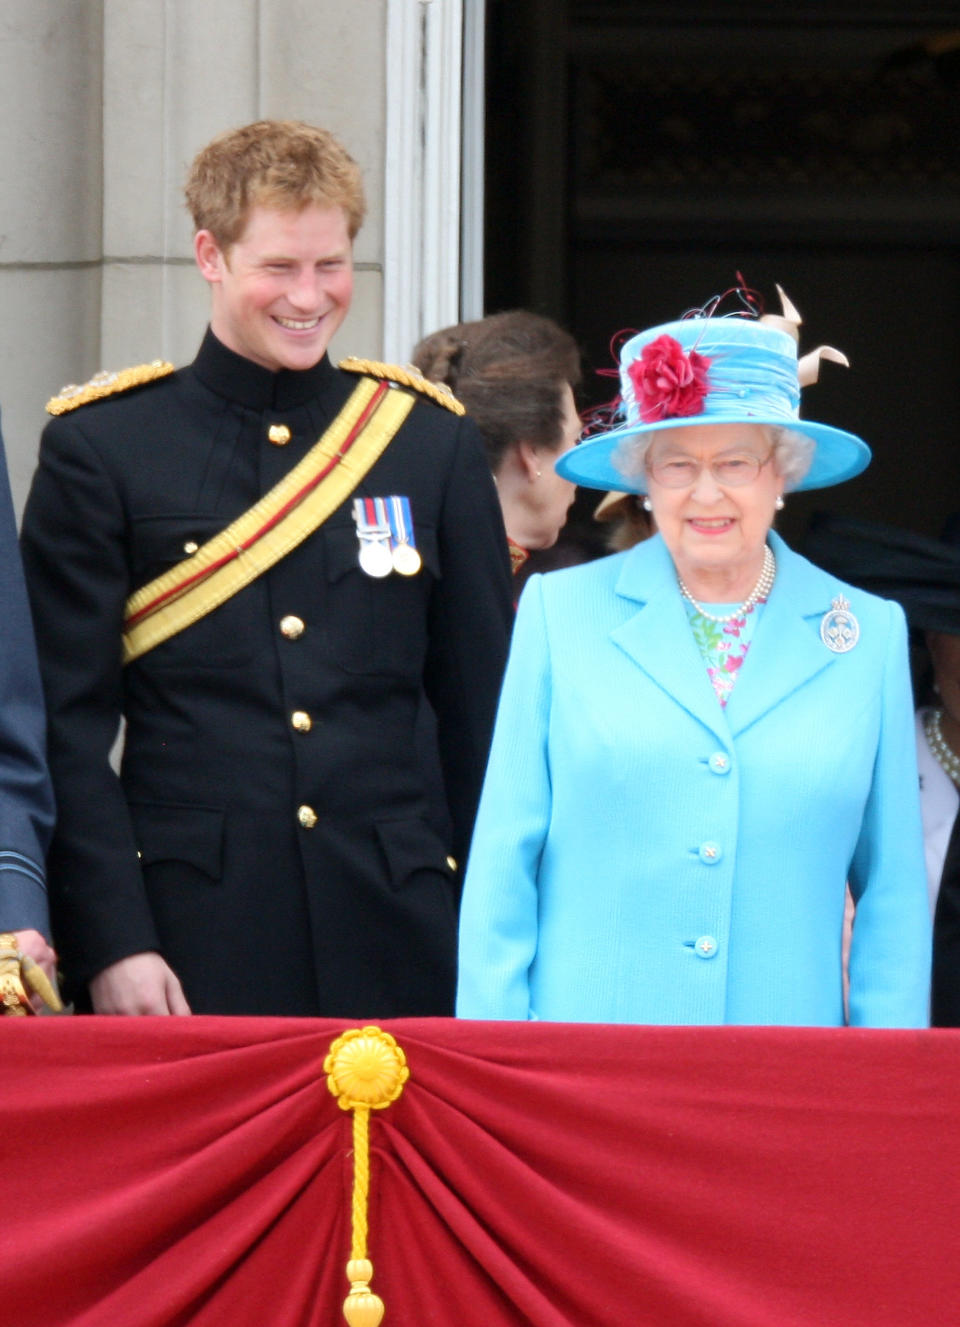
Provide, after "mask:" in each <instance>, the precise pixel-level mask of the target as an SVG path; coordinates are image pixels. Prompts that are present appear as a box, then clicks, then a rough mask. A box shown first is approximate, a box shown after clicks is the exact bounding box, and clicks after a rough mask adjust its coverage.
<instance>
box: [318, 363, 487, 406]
mask: <svg viewBox="0 0 960 1327" xmlns="http://www.w3.org/2000/svg"><path fill="white" fill-rule="evenodd" d="M339 367H340V368H341V369H345V370H346V371H347V373H365V374H367V375H368V377H371V378H383V379H386V381H387V382H392V383H396V385H397V386H398V387H409V388H411V389H412V390H413V391H415V392H419V393H420V395H421V396H427V397H429V398H430V400H431V401H436V403H437V405H442V406H444V407H445V408H446V409H447V410H452V411H453V413H454V414H455V415H465V414H466V413H467V412H466V410H465V409H464V407H463V405H462V403H461V402H460V401H458V400H457V398H456V397H455V396H454V394H453V392H451V390H450V388H449V387H448V386H447V385H446V383H442V382H432V381H431V380H430V379H429V378H425V377H424V376H423V374H422V373H421V372H420V370H419V369H416V368H414V366H413V365H412V364H408V365H406V366H405V367H403V368H401V366H400V365H399V364H381V363H380V362H379V360H376V359H358V358H357V357H356V355H348V356H347V358H346V359H342V360H340V364H339Z"/></svg>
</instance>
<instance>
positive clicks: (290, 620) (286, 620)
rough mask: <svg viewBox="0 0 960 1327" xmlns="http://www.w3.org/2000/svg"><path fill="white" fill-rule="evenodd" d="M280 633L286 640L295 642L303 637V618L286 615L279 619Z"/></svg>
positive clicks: (290, 614)
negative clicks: (299, 637)
mask: <svg viewBox="0 0 960 1327" xmlns="http://www.w3.org/2000/svg"><path fill="white" fill-rule="evenodd" d="M280 633H281V635H283V636H286V638H287V640H296V639H297V637H298V636H302V635H303V618H302V617H294V615H293V614H292V613H288V614H287V616H286V617H282V618H281V619H280Z"/></svg>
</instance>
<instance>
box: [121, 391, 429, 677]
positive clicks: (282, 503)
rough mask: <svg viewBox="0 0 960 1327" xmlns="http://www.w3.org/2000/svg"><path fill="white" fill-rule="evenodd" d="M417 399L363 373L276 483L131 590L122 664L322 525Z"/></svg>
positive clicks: (246, 582)
mask: <svg viewBox="0 0 960 1327" xmlns="http://www.w3.org/2000/svg"><path fill="white" fill-rule="evenodd" d="M415 399H416V398H415V397H414V396H412V395H410V393H408V392H405V391H396V390H395V389H392V388H391V387H390V386H389V384H388V383H387V382H383V381H379V382H378V381H375V380H373V379H371V378H368V377H365V378H362V379H361V380H360V382H359V383H358V384H357V386H356V387H355V388H354V390H353V392H352V393H351V395H350V397H349V399H348V400H347V402H346V404H345V405H344V407H343V409H342V410H341V411H340V413H339V414H338V415H337V417H336V419H335V420H334V421H333V423H332V424H331V425H330V427H329V428H328V429H327V431H326V432H325V433H324V435H323V437H322V438H321V439H320V440H319V442H317V443H316V444H315V445H314V446H313V447H311V449H310V451H309V452H308V453H307V455H306V456H305V457H304V458H303V460H302V461H301V462H300V463H299V464H298V465H296V466H295V467H294V468H293V469H292V470H291V471H290V473H289V474H287V475H285V476H284V478H283V479H281V481H280V482H279V484H276V485H274V487H273V488H272V489H270V491H269V492H268V493H265V494H264V496H263V497H262V498H261V499H260V500H259V502H257V503H255V505H254V506H252V507H251V508H250V509H249V511H245V512H244V513H243V515H242V516H238V517H237V519H236V520H235V521H233V522H232V523H231V524H230V525H228V526H227V528H226V529H225V530H221V531H220V533H219V534H217V535H214V537H213V538H212V539H209V540H208V541H207V542H206V543H205V544H203V545H202V546H201V547H200V548H199V549H198V550H197V552H196V553H194V555H193V556H192V557H191V558H188V559H186V560H185V561H184V562H182V563H179V564H178V565H177V566H176V567H173V568H171V569H170V570H169V571H166V572H164V573H163V574H162V575H161V576H158V577H156V579H155V580H152V581H150V583H149V584H148V585H144V586H142V587H141V588H140V589H139V590H137V591H136V592H135V593H134V594H132V595H131V596H130V598H129V599H128V600H127V603H126V608H125V612H124V632H123V662H124V663H125V664H128V663H132V662H133V660H134V659H139V658H140V657H141V655H144V654H146V653H147V651H148V650H152V649H153V648H154V646H156V645H160V644H161V643H162V642H163V641H165V640H169V639H170V637H171V636H175V635H176V634H177V632H179V631H183V630H184V628H186V627H189V626H191V625H192V624H193V623H194V622H197V621H199V619H200V618H202V617H204V616H205V615H206V614H207V613H209V612H211V611H212V610H213V609H214V608H218V607H219V606H220V604H222V603H224V602H225V601H226V600H227V599H229V598H230V596H231V595H234V594H236V593H237V591H238V590H241V589H243V587H244V586H245V585H249V584H250V582H251V581H253V580H255V579H256V578H257V577H258V576H260V575H262V574H263V572H265V571H267V570H269V568H270V567H272V566H273V565H274V564H275V563H277V562H279V561H280V559H281V558H282V557H284V556H285V555H286V554H287V553H289V552H290V550H291V549H293V548H296V546H297V545H298V544H300V543H302V542H303V540H304V539H306V538H307V536H308V535H310V534H312V533H313V531H314V530H316V529H317V528H318V527H319V526H320V525H322V524H323V522H324V521H325V520H326V519H327V517H328V516H329V515H330V514H331V512H333V511H335V510H336V509H337V507H339V506H340V504H341V503H342V502H343V501H344V499H345V498H347V497H348V496H349V495H350V493H352V492H353V490H354V489H355V488H356V487H357V485H358V484H359V483H360V481H361V480H362V479H363V477H364V475H365V474H366V473H367V471H368V470H369V469H370V467H371V466H372V465H373V464H374V462H375V461H376V460H377V458H378V457H379V456H380V455H381V454H382V453H383V452H384V451H385V450H386V448H387V445H388V444H389V442H390V441H391V439H392V438H393V437H394V435H395V434H396V432H397V430H398V429H399V427H400V425H401V424H402V423H403V421H404V420H405V419H406V417H407V415H408V414H409V413H410V410H411V409H412V407H413V405H414V402H415Z"/></svg>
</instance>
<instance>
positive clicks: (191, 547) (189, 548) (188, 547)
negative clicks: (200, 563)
mask: <svg viewBox="0 0 960 1327" xmlns="http://www.w3.org/2000/svg"><path fill="white" fill-rule="evenodd" d="M199 547H200V545H199V544H198V543H197V541H196V540H195V539H188V540H187V542H186V543H185V544H184V546H183V551H184V553H189V554H190V555H191V556H192V555H193V554H194V553H196V551H197V549H198V548H199Z"/></svg>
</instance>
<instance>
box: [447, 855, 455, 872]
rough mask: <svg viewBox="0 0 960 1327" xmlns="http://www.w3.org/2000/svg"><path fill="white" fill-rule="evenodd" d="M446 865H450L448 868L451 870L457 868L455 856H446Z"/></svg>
mask: <svg viewBox="0 0 960 1327" xmlns="http://www.w3.org/2000/svg"><path fill="white" fill-rule="evenodd" d="M447 865H448V866H449V867H450V870H451V871H455V870H456V869H457V859H456V857H448V858H447Z"/></svg>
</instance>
